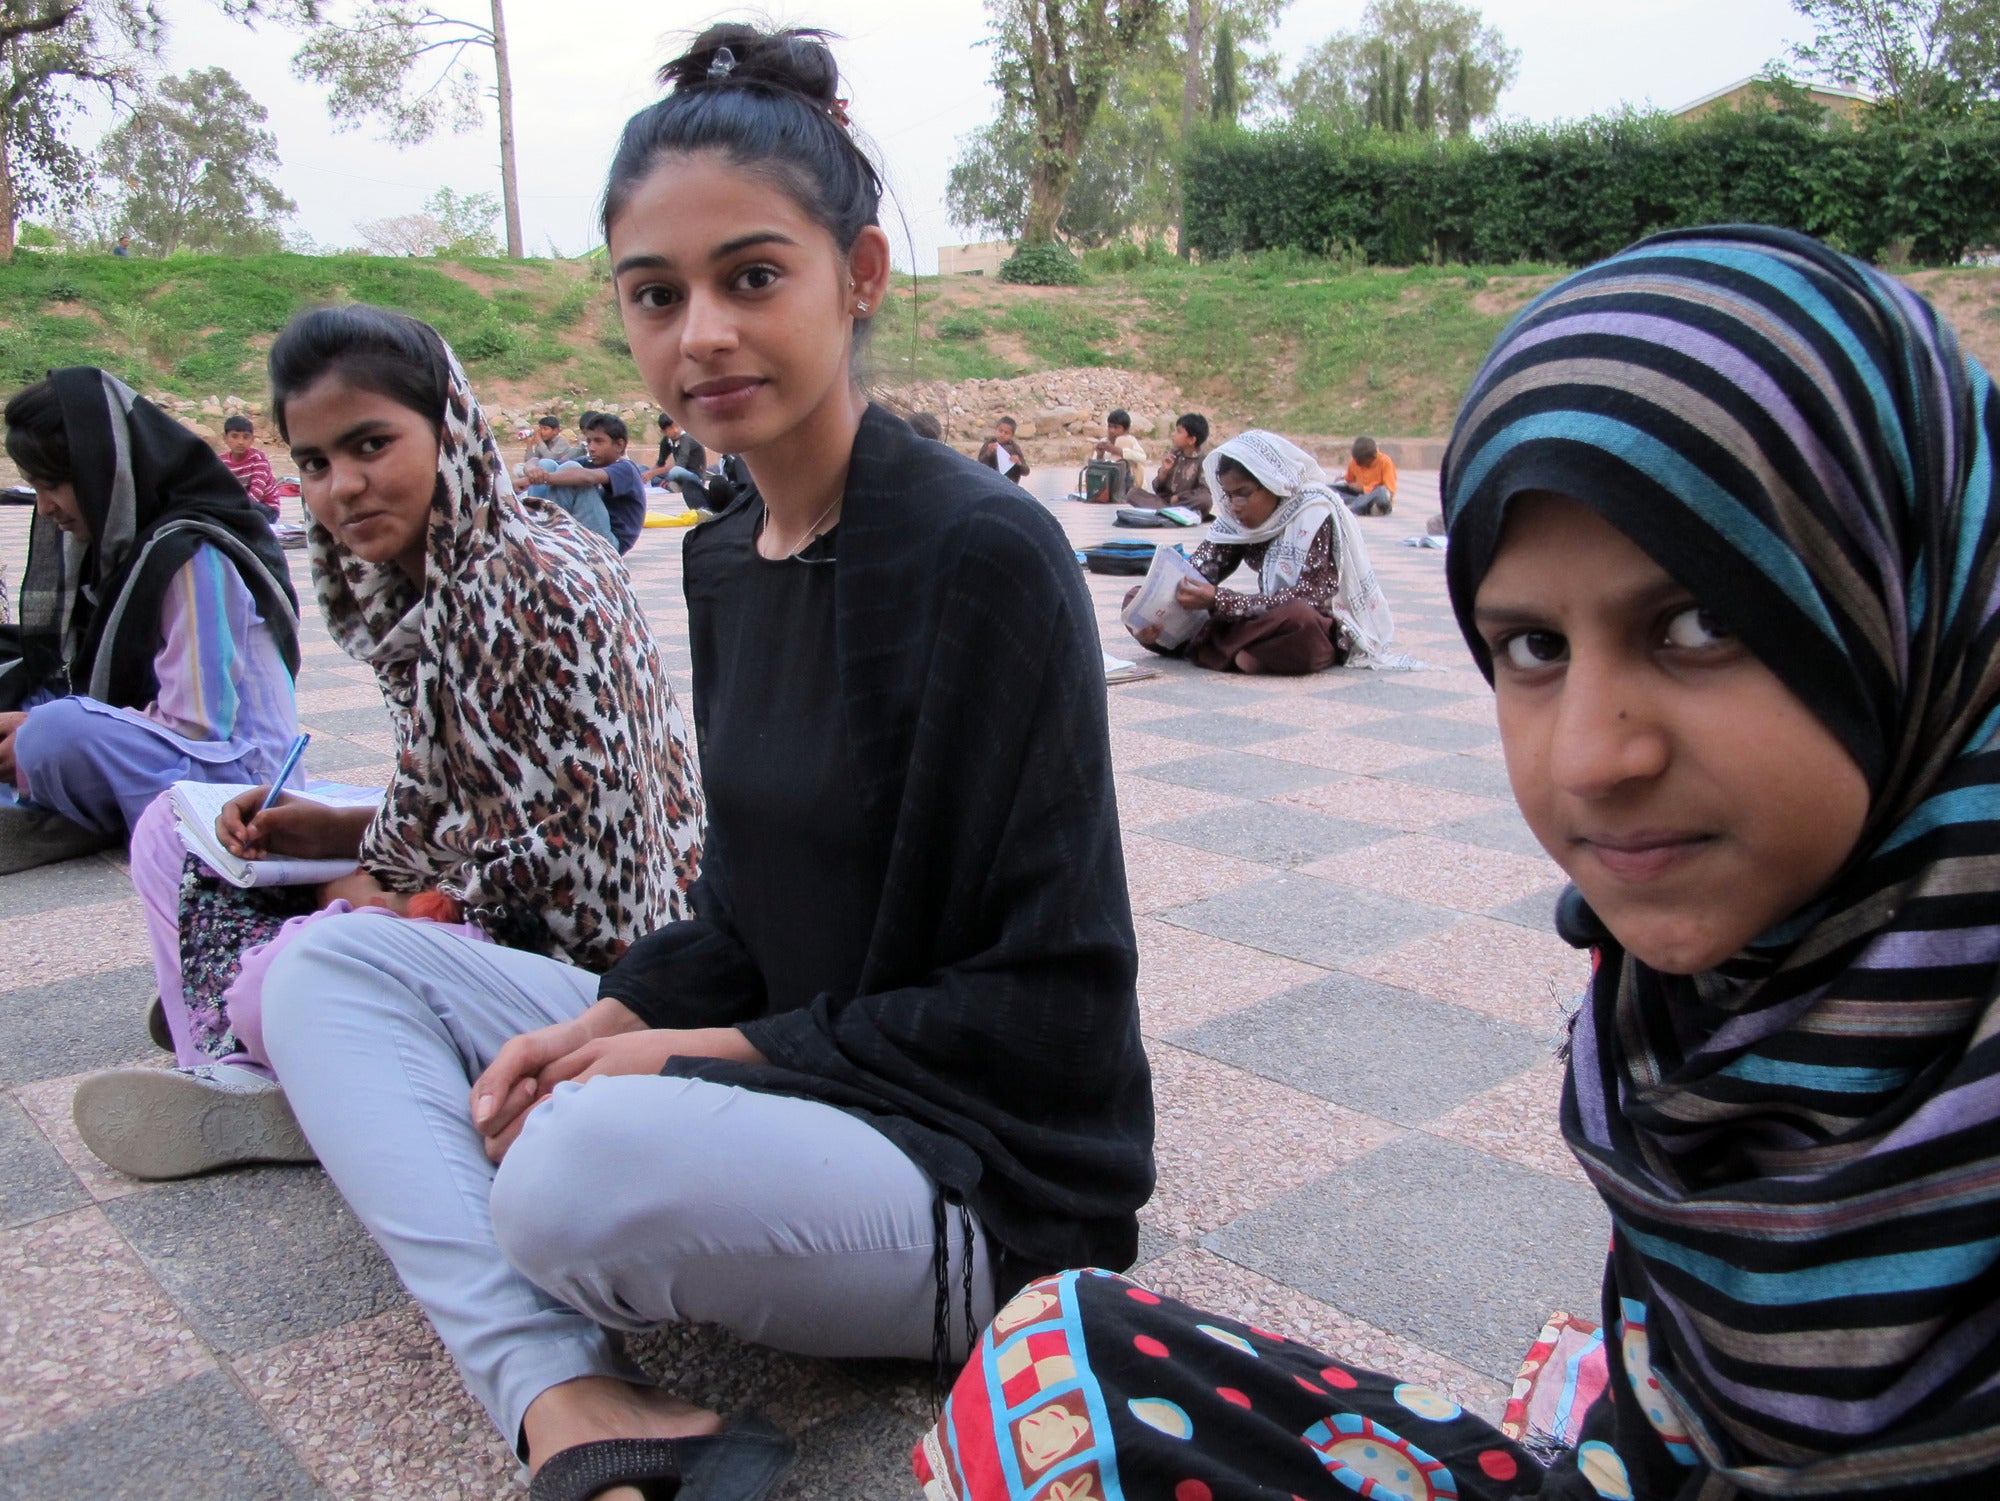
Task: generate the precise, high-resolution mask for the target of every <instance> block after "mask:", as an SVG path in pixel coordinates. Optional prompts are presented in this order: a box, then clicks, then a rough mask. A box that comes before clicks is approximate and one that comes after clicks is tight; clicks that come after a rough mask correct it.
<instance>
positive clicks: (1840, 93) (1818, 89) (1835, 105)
mask: <svg viewBox="0 0 2000 1501" xmlns="http://www.w3.org/2000/svg"><path fill="white" fill-rule="evenodd" d="M1774 82H1776V80H1775V79H1772V78H1771V77H1769V76H1768V75H1766V74H1763V73H1752V74H1751V75H1750V76H1749V77H1748V78H1739V79H1737V80H1736V82H1734V83H1731V84H1725V85H1723V86H1722V87H1721V88H1719V89H1716V90H1714V91H1713V92H1711V93H1707V94H1703V95H1702V96H1701V97H1700V98H1699V99H1692V100H1690V101H1688V102H1687V103H1686V104H1683V105H1682V106H1681V107H1680V108H1679V109H1677V110H1673V111H1671V112H1670V113H1672V115H1673V116H1674V118H1675V119H1677V120H1685V119H1688V118H1690V117H1692V116H1695V115H1701V114H1706V113H1707V112H1708V111H1709V110H1711V109H1713V108H1715V107H1716V106H1717V105H1720V104H1737V103H1739V102H1741V99H1742V97H1743V96H1744V95H1747V94H1749V93H1750V92H1751V91H1752V90H1754V89H1758V88H1765V87H1769V86H1770V85H1771V84H1772V83H1774ZM1800 87H1802V88H1803V89H1804V90H1805V91H1806V97H1807V98H1809V99H1811V100H1813V101H1814V102H1815V103H1817V104H1824V105H1826V106H1827V107H1828V108H1829V109H1836V110H1839V111H1840V112H1841V113H1842V114H1852V113H1853V112H1854V111H1855V110H1857V109H1859V108H1860V107H1861V106H1862V105H1864V104H1873V103H1874V102H1875V96H1874V95H1873V94H1871V93H1869V92H1868V91H1867V90H1866V89H1844V88H1841V87H1840V86H1839V85H1837V84H1831V83H1807V84H1802V85H1800Z"/></svg>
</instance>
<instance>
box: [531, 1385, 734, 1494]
mask: <svg viewBox="0 0 2000 1501" xmlns="http://www.w3.org/2000/svg"><path fill="white" fill-rule="evenodd" d="M721 1426H722V1419H721V1418H719V1417H717V1416H716V1415H715V1414H714V1413H712V1412H710V1411H708V1410H707V1409H706V1408H702V1407H696V1406H695V1405H694V1404H693V1403H692V1402H684V1401H682V1400H681V1399H680V1398H679V1397H676V1396H675V1395H674V1394H673V1393H671V1392H666V1391H662V1390H660V1389H659V1388H658V1387H653V1386H647V1387H641V1386H633V1385H631V1384H630V1383H628V1382H624V1381H618V1380H615V1379H613V1378H612V1377H610V1376H579V1377H578V1378H577V1379H576V1380H574V1381H565V1382H563V1383H562V1384H561V1385H560V1386H552V1387H550V1388H549V1389H548V1390H547V1391H545V1392H543V1393H542V1394H541V1395H540V1396H539V1397H537V1398H535V1400H534V1401H532V1402H530V1403H529V1404H528V1411H527V1413H526V1415H525V1416H524V1417H523V1418H522V1419H521V1432H522V1435H523V1436H524V1437H525V1438H526V1439H527V1441H528V1468H529V1469H530V1470H531V1471H538V1470H540V1469H541V1467H542V1464H543V1462H544V1461H545V1460H547V1459H548V1457H549V1456H550V1455H552V1454H558V1453H560V1452H561V1451H563V1450H564V1449H573V1448H575V1447H576V1446H577V1445H578V1444H587V1443H591V1442H593V1441H594V1440H597V1439H603V1438H697V1437H700V1436H701V1435H702V1434H706V1433H714V1432H715V1431H716V1430H717V1429H718V1428H720V1427H721ZM604 1498H605V1501H640V1496H639V1492H638V1491H637V1490H635V1489H633V1488H632V1487H630V1486H620V1487H619V1488H618V1489H616V1490H611V1491H606V1492H604Z"/></svg>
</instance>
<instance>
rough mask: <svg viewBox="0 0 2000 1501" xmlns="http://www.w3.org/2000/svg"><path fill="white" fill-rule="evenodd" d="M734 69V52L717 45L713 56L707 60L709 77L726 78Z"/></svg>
mask: <svg viewBox="0 0 2000 1501" xmlns="http://www.w3.org/2000/svg"><path fill="white" fill-rule="evenodd" d="M735 71H736V54H735V53H734V52H731V51H730V50H729V49H728V48H727V47H717V48H716V49H715V56H714V57H712V58H710V59H709V60H708V76H709V77H710V78H727V77H728V76H729V75H730V74H731V73H734V72H735Z"/></svg>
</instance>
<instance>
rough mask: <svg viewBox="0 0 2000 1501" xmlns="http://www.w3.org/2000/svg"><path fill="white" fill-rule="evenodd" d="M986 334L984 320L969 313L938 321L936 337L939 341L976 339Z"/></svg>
mask: <svg viewBox="0 0 2000 1501" xmlns="http://www.w3.org/2000/svg"><path fill="white" fill-rule="evenodd" d="M985 332H986V320H985V319H984V318H980V317H977V316H975V315H973V314H971V313H957V314H954V315H953V316H952V317H949V318H944V319H941V320H939V322H938V326H937V336H938V337H939V338H940V339H960V340H965V339H977V338H980V337H981V336H983V335H984V334H985Z"/></svg>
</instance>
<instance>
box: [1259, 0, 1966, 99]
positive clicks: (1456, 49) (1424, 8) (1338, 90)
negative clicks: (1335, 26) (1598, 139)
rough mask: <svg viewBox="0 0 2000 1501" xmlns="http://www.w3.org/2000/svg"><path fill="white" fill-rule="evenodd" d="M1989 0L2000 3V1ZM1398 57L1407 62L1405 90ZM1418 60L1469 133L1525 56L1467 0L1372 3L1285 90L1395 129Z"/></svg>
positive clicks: (1329, 40) (1286, 96)
mask: <svg viewBox="0 0 2000 1501" xmlns="http://www.w3.org/2000/svg"><path fill="white" fill-rule="evenodd" d="M1981 3H1990V4H2000V0H1981ZM1398 58H1401V59H1403V62H1402V68H1403V83H1402V86H1401V88H1400V89H1399V88H1398V86H1397V83H1396V59H1398ZM1411 58H1418V59H1422V58H1428V59H1429V60H1430V71H1431V79H1432V92H1433V102H1432V111H1433V114H1434V115H1435V114H1436V112H1437V106H1436V100H1435V94H1436V89H1437V81H1438V80H1439V79H1441V78H1451V79H1452V80H1453V85H1452V100H1451V109H1452V110H1454V111H1458V112H1459V114H1462V115H1463V128H1464V129H1465V130H1470V129H1471V128H1472V126H1473V125H1475V124H1476V123H1478V122H1479V121H1481V120H1484V119H1488V118H1490V117H1491V116H1492V114H1493V113H1494V111H1495V110H1496V109H1497V108H1498V107H1499V103H1500V95H1501V93H1502V92H1503V91H1504V90H1505V89H1506V87H1507V85H1508V84H1510V83H1512V82H1513V81H1514V78H1515V75H1516V74H1517V73H1518V72H1519V71H1520V64H1521V54H1520V53H1519V52H1518V51H1516V50H1515V49H1513V48H1511V47H1509V46H1508V45H1507V42H1506V39H1505V38H1504V37H1502V36H1501V34H1500V31H1499V29H1498V28H1497V27H1494V26H1492V25H1489V24H1488V23H1487V21H1486V20H1485V18H1484V17H1483V16H1481V15H1480V13H1479V11H1478V10H1476V9H1475V8H1474V7H1473V6H1471V5H1468V4H1464V3H1463V0H1369V4H1368V9H1367V10H1366V11H1365V12H1363V14H1362V17H1361V24H1360V25H1359V26H1358V27H1356V28H1355V29H1354V30H1352V31H1342V32H1336V33H1335V34H1334V35H1333V36H1330V37H1328V38H1327V39H1326V40H1325V41H1324V42H1322V43H1320V45H1319V46H1317V47H1315V48H1314V49H1313V50H1312V51H1311V52H1309V53H1308V54H1307V55H1306V56H1305V58H1304V59H1303V60H1301V62H1300V64H1299V67H1298V70H1297V71H1296V72H1295V73H1294V74H1293V75H1292V78H1291V80H1290V81H1289V82H1288V83H1286V85H1285V86H1284V88H1283V89H1282V90H1281V95H1282V97H1283V98H1284V100H1285V103H1286V105H1287V106H1288V108H1289V111H1290V114H1291V116H1292V118H1293V119H1294V120H1297V121H1300V122H1301V123H1312V122H1314V121H1324V120H1329V119H1330V120H1333V121H1334V122H1335V123H1338V122H1339V120H1340V119H1341V118H1342V116H1340V115H1328V114H1327V113H1326V112H1325V110H1326V104H1327V101H1329V100H1335V99H1342V98H1347V97H1352V96H1353V95H1356V94H1359V95H1361V96H1363V97H1364V98H1367V99H1369V100H1371V101H1372V105H1371V107H1370V108H1369V109H1368V110H1367V111H1366V112H1365V113H1366V118H1365V123H1367V124H1369V125H1371V126H1373V127H1375V128H1377V129H1381V130H1393V129H1395V128H1397V127H1396V116H1397V113H1398V111H1399V105H1398V99H1399V96H1400V101H1401V103H1400V111H1401V113H1402V114H1403V115H1404V117H1405V120H1407V119H1408V117H1409V115H1410V114H1411V113H1412V107H1413V105H1414V102H1415V101H1413V100H1412V99H1411V97H1410V85H1409V59H1411ZM1461 71H1462V72H1463V75H1464V77H1463V85H1462V87H1461V85H1460V82H1459V75H1460V73H1461ZM1418 82H1419V83H1421V82H1422V73H1421V71H1420V72H1419V74H1418ZM1459 114H1451V115H1450V119H1451V125H1452V129H1453V130H1454V131H1457V130H1459V128H1460V124H1459Z"/></svg>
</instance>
